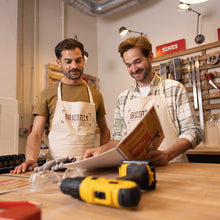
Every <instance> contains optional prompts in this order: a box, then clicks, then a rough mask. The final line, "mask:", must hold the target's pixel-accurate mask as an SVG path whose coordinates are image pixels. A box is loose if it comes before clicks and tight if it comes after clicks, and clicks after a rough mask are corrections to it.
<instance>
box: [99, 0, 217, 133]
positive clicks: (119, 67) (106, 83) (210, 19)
mask: <svg viewBox="0 0 220 220" xmlns="http://www.w3.org/2000/svg"><path fill="white" fill-rule="evenodd" d="M219 3H220V2H219V0H209V1H208V2H205V3H201V4H194V5H191V7H192V9H194V10H195V11H198V12H200V13H201V16H200V17H201V18H200V24H201V26H202V28H201V27H200V31H201V30H202V34H203V35H205V42H204V43H203V44H207V43H211V42H215V41H217V40H218V38H217V28H219V27H220V23H219V21H220V13H219V11H220V4H219ZM178 4H179V1H178V0H146V1H144V2H140V3H138V4H136V5H134V6H133V7H131V8H127V9H125V10H123V11H121V12H117V13H115V14H112V15H109V16H106V17H101V18H99V19H98V53H99V60H98V61H99V62H98V64H99V78H100V87H101V91H102V94H103V96H104V100H105V105H106V109H107V114H108V115H107V123H108V125H109V127H110V129H112V125H113V119H114V106H115V100H116V98H117V96H118V95H119V93H120V92H122V91H123V90H124V89H126V88H128V87H129V86H130V85H131V82H133V81H132V80H131V77H130V76H129V75H128V73H127V70H126V68H125V65H124V64H123V62H122V59H121V58H120V55H119V53H118V51H117V50H118V45H119V43H120V42H121V41H122V40H123V39H120V38H119V28H120V27H121V26H125V27H127V28H128V29H130V30H134V31H140V32H144V34H146V35H147V36H148V37H149V39H150V40H151V43H152V46H153V52H154V55H156V50H155V47H156V46H158V45H161V44H165V43H169V42H171V41H175V40H179V39H182V38H184V39H185V40H186V49H188V48H192V47H196V46H198V44H196V43H195V41H194V38H195V36H196V25H197V14H196V13H193V12H185V13H180V12H178V11H177V7H178ZM129 36H135V34H133V33H130V35H129Z"/></svg>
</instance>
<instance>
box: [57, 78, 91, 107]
mask: <svg viewBox="0 0 220 220" xmlns="http://www.w3.org/2000/svg"><path fill="white" fill-rule="evenodd" d="M62 82H63V79H61V81H60V83H59V85H58V89H57V98H58V100H60V101H61V97H62V96H61V84H62ZM83 83H84V84H85V85H86V87H87V89H88V93H89V101H90V103H94V101H93V97H92V92H91V90H90V88H89V86H88V84H87V83H86V82H85V81H84V80H83Z"/></svg>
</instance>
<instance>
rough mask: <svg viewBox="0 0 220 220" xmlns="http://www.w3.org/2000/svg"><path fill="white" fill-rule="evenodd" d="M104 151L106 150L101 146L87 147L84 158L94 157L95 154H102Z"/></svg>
mask: <svg viewBox="0 0 220 220" xmlns="http://www.w3.org/2000/svg"><path fill="white" fill-rule="evenodd" d="M102 152H104V151H103V150H102V148H101V147H96V148H91V149H87V150H86V152H85V154H84V156H83V159H86V158H89V157H93V156H95V155H98V154H101V153H102Z"/></svg>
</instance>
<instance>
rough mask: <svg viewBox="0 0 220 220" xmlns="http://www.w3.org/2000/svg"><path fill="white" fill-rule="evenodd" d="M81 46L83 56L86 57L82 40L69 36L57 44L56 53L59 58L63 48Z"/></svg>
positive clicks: (70, 48) (68, 48) (69, 48)
mask: <svg viewBox="0 0 220 220" xmlns="http://www.w3.org/2000/svg"><path fill="white" fill-rule="evenodd" d="M76 48H79V49H80V51H81V53H82V57H84V54H85V52H84V46H83V44H82V43H81V42H79V41H77V40H75V39H72V38H67V39H65V40H63V41H61V42H60V43H58V44H57V46H56V47H55V54H56V57H57V59H60V58H61V57H62V51H63V50H72V49H76Z"/></svg>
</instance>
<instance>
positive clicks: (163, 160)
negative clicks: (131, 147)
mask: <svg viewBox="0 0 220 220" xmlns="http://www.w3.org/2000/svg"><path fill="white" fill-rule="evenodd" d="M191 147H192V144H191V143H190V142H189V141H188V140H187V139H185V138H181V139H179V140H178V141H177V142H176V143H175V144H174V145H172V146H171V147H169V148H167V149H166V150H163V151H160V150H151V151H149V155H150V156H151V157H150V160H152V161H153V162H154V164H155V165H158V166H163V165H166V164H167V163H168V162H169V161H171V160H173V159H174V158H175V157H177V156H178V155H180V154H182V153H184V152H185V151H187V150H188V149H190V148H191Z"/></svg>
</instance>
